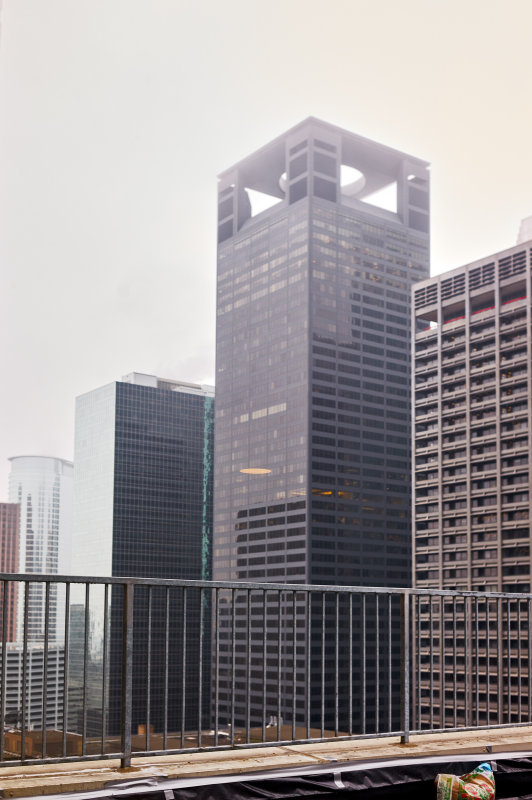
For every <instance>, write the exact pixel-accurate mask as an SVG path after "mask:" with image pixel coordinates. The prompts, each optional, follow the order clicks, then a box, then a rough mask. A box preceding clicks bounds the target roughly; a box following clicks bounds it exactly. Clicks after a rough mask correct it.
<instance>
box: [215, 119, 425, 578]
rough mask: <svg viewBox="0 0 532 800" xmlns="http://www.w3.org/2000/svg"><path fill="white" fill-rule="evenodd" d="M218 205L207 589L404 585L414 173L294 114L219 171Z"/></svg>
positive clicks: (420, 249) (418, 235) (421, 167)
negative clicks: (223, 583)
mask: <svg viewBox="0 0 532 800" xmlns="http://www.w3.org/2000/svg"><path fill="white" fill-rule="evenodd" d="M256 192H261V193H263V194H267V195H269V196H270V197H271V199H272V200H273V201H277V202H276V203H275V204H274V205H273V206H272V207H270V208H269V209H267V210H265V211H263V212H261V213H259V214H257V215H253V200H254V199H255V197H256V196H257V195H256V194H255V193H256ZM385 192H387V193H388V196H389V198H391V203H390V204H389V206H388V208H385V207H382V205H384V204H381V205H380V206H379V205H377V204H378V203H379V199H382V197H383V195H384V193H385ZM218 209H219V210H218V300H217V313H218V317H217V361H216V409H217V410H216V434H215V438H216V444H215V492H214V495H215V511H214V514H215V518H214V562H213V568H214V572H213V574H214V577H215V578H216V579H223V578H225V579H248V580H266V581H278V582H293V583H295V582H302V583H303V582H304V583H312V584H340V585H341V584H351V585H358V584H360V585H366V586H367V585H380V586H407V585H409V583H410V580H411V564H410V562H411V545H410V512H409V505H410V486H411V479H410V452H409V451H410V430H411V425H410V363H411V362H410V359H411V356H410V338H411V321H410V289H411V284H412V283H414V282H416V281H419V280H420V279H422V278H425V277H427V276H428V272H429V172H428V168H427V164H426V162H424V161H421V160H419V159H417V158H413V157H411V156H408V155H406V154H405V153H401V152H398V151H397V150H393V149H391V148H389V147H385V146H383V145H380V144H377V143H375V142H372V141H369V140H367V139H364V138H362V137H360V136H357V135H355V134H352V133H349V132H347V131H345V130H342V129H340V128H337V127H335V126H332V125H328V124H326V123H324V122H321V121H319V120H316V119H313V118H310V119H308V120H305V121H304V122H302V123H301V124H299V125H297V126H296V127H294V128H292V129H291V130H289V131H288V132H287V133H285V134H284V135H282V136H280V137H279V138H278V139H276V140H274V141H273V142H271V143H270V144H267V145H265V146H264V147H262V148H261V149H260V150H258V151H257V152H256V153H254V154H253V155H251V156H249V157H248V158H246V159H244V160H243V161H241V162H239V163H238V164H236V165H235V166H234V167H232V168H231V169H228V170H227V171H226V172H224V173H223V174H222V175H221V176H220V183H219V206H218Z"/></svg>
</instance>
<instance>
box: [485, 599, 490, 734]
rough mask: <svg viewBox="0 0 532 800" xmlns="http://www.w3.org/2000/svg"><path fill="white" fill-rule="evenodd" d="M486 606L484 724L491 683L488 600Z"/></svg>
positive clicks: (488, 719) (487, 715) (487, 714)
mask: <svg viewBox="0 0 532 800" xmlns="http://www.w3.org/2000/svg"><path fill="white" fill-rule="evenodd" d="M485 606H486V685H487V693H486V723H487V724H488V726H489V724H490V707H491V683H490V650H491V644H490V602H489V600H488V598H486V600H485Z"/></svg>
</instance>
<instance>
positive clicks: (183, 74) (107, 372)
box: [0, 0, 532, 500]
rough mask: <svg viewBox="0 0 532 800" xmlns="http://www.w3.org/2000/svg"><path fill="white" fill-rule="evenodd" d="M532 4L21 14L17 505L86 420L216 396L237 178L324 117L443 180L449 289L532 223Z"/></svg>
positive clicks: (170, 1) (10, 204)
mask: <svg viewBox="0 0 532 800" xmlns="http://www.w3.org/2000/svg"><path fill="white" fill-rule="evenodd" d="M531 23H532V5H531V4H530V3H529V2H528V0H506V2H504V3H503V2H494V0H483V1H482V2H480V0H468V2H467V3H464V2H463V0H461V2H458V1H457V0H446V2H436V0H401V2H400V3H398V2H396V1H395V0H329V1H328V2H327V3H323V2H316V0H305V2H303V0H283V1H282V2H281V0H269V2H268V3H262V2H257V0H225V2H223V3H220V2H217V1H216V0H203V2H198V0H195V1H194V2H189V0H74V1H73V0H47V2H43V0H4V1H3V9H2V32H1V42H0V111H1V116H2V124H1V131H0V169H1V174H2V185H1V188H0V203H1V208H0V219H1V226H0V228H1V229H0V264H1V286H0V297H1V304H2V305H1V308H0V318H1V324H2V330H1V332H0V333H1V341H2V347H1V359H2V361H1V364H0V368H1V374H2V378H3V391H2V393H1V401H0V420H1V432H0V433H1V435H0V451H1V452H0V500H2V499H6V498H7V473H8V462H7V458H8V456H12V455H21V454H46V455H55V456H60V457H63V458H72V455H73V422H74V398H75V396H76V395H78V394H81V393H83V392H86V391H89V390H90V389H93V388H96V387H97V386H101V385H103V384H105V383H108V382H110V381H113V380H116V379H117V378H120V377H121V376H122V375H125V374H126V373H128V372H131V371H134V370H135V371H140V372H149V373H155V374H157V375H160V376H161V377H169V378H176V379H182V380H186V381H197V382H211V383H212V382H214V311H215V244H216V243H215V227H216V174H217V173H218V172H220V171H222V170H224V169H226V168H227V167H229V166H230V165H231V164H232V163H233V162H235V161H237V160H239V159H240V158H243V157H245V156H246V155H247V154H249V153H250V152H252V151H253V150H254V149H256V148H258V147H260V146H261V145H262V144H264V143H266V142H267V141H269V139H271V138H273V137H275V136H277V135H278V134H280V133H282V132H283V131H284V130H285V129H286V128H288V127H290V126H292V125H294V124H296V123H297V122H299V121H300V120H301V119H303V118H305V117H307V116H309V115H313V116H317V117H320V118H322V119H325V120H327V121H328V122H331V123H333V124H336V125H340V126H342V127H345V128H347V129H349V130H352V131H355V132H356V133H359V134H361V135H363V136H366V137H368V138H372V139H375V140H377V141H380V142H382V143H384V144H387V145H390V146H392V147H395V148H397V149H400V150H403V151H406V152H408V153H412V154H413V155H415V156H419V157H420V158H424V159H427V160H428V161H430V162H431V163H432V172H431V174H432V264H433V266H432V271H433V273H436V272H440V271H443V270H445V269H451V268H453V267H457V266H460V265H461V264H464V263H467V262H468V261H471V260H473V259H475V258H478V257H482V256H484V255H487V254H489V253H490V252H493V251H496V250H499V249H503V248H505V247H508V246H510V245H511V244H513V243H514V241H515V238H516V236H517V230H518V227H519V222H520V219H521V218H522V217H524V216H527V215H530V214H532V191H531V187H532V154H531V146H530V122H531V110H530V87H529V83H530V75H531V74H532V55H531V48H530V44H529V38H530V35H529V32H530V29H531Z"/></svg>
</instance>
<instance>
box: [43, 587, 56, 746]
mask: <svg viewBox="0 0 532 800" xmlns="http://www.w3.org/2000/svg"><path fill="white" fill-rule="evenodd" d="M56 589H57V584H56ZM56 603H57V596H56ZM49 636H50V581H46V583H45V589H44V648H43V671H42V672H43V675H42V740H41V752H42V758H46V728H47V723H46V695H47V693H48V638H49Z"/></svg>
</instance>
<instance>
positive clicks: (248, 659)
mask: <svg viewBox="0 0 532 800" xmlns="http://www.w3.org/2000/svg"><path fill="white" fill-rule="evenodd" d="M251 591H252V590H251V589H247V601H248V608H247V623H246V638H247V653H246V682H247V687H248V690H247V694H246V742H247V743H248V744H249V742H250V726H251V706H250V702H251Z"/></svg>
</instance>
